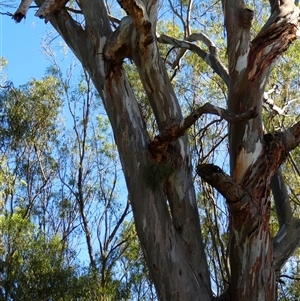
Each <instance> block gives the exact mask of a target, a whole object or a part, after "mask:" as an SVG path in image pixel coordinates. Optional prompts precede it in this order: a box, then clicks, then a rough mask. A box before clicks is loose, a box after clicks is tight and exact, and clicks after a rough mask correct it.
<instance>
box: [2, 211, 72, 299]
mask: <svg viewBox="0 0 300 301" xmlns="http://www.w3.org/2000/svg"><path fill="white" fill-rule="evenodd" d="M23 215H24V212H23V210H21V209H19V210H16V213H14V214H11V215H10V214H8V215H7V214H5V215H1V218H0V228H1V232H2V238H1V249H0V260H1V269H0V283H1V287H2V290H1V300H16V301H19V300H20V301H21V300H22V301H23V300H24V301H25V300H26V301H27V300H28V301H29V300H31V301H34V300H36V301H37V300H49V299H52V300H66V299H62V298H65V297H67V296H68V295H69V296H71V295H72V285H71V283H72V279H73V278H74V276H75V275H74V271H75V266H72V265H66V264H65V259H64V257H63V245H62V242H61V238H60V237H59V236H57V235H54V236H53V237H50V238H47V237H45V235H44V234H42V233H41V232H40V231H39V230H38V229H37V228H36V226H35V225H34V224H32V223H31V222H30V220H28V219H27V218H24V217H23Z"/></svg>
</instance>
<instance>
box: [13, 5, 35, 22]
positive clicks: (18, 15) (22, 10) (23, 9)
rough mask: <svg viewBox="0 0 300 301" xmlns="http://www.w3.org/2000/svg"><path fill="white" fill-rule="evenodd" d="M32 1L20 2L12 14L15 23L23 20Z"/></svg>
mask: <svg viewBox="0 0 300 301" xmlns="http://www.w3.org/2000/svg"><path fill="white" fill-rule="evenodd" d="M32 1H33V0H22V1H21V3H20V6H19V7H18V9H17V10H16V12H15V13H14V14H13V16H12V18H13V19H14V20H15V21H16V22H17V23H20V22H21V21H22V19H23V18H25V17H26V13H27V11H28V9H29V7H30V4H31V2H32Z"/></svg>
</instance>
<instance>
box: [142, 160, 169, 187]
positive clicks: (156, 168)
mask: <svg viewBox="0 0 300 301" xmlns="http://www.w3.org/2000/svg"><path fill="white" fill-rule="evenodd" d="M173 171H174V168H173V167H172V165H171V164H169V163H165V162H160V163H156V162H153V161H149V162H148V164H147V165H146V167H145V181H146V184H147V185H148V186H149V187H151V189H153V190H155V189H156V188H157V187H158V186H159V185H160V184H161V183H163V182H164V181H165V180H167V179H168V178H169V177H170V176H171V175H172V173H173Z"/></svg>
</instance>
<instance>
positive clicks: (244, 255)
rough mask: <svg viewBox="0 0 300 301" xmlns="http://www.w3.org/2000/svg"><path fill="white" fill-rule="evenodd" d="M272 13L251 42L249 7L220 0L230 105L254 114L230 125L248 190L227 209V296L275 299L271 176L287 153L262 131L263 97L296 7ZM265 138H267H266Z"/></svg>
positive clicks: (236, 162) (233, 164)
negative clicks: (244, 197)
mask: <svg viewBox="0 0 300 301" xmlns="http://www.w3.org/2000/svg"><path fill="white" fill-rule="evenodd" d="M271 4H272V11H271V17H270V19H269V20H268V22H267V23H266V25H265V26H264V27H263V28H262V30H261V32H260V33H259V34H258V36H257V37H256V38H255V39H254V40H253V41H251V42H250V27H251V20H252V15H253V12H252V11H251V10H249V9H247V8H246V7H245V4H244V1H236V0H233V1H224V3H223V5H224V15H225V25H226V28H227V34H228V58H229V93H228V108H229V110H230V111H231V112H234V113H235V114H240V113H243V112H244V111H246V110H247V109H249V108H250V107H256V108H257V110H258V112H259V113H258V115H257V117H256V118H254V119H252V120H249V121H246V122H243V123H239V124H238V125H235V124H232V125H230V126H229V153H230V168H231V174H232V177H233V179H234V180H235V181H236V183H238V184H239V185H240V187H241V188H242V189H243V190H244V191H245V192H246V193H247V194H249V196H250V199H249V202H246V203H244V202H242V201H239V202H238V203H235V204H232V203H231V200H230V199H228V207H229V211H230V266H231V267H232V268H231V297H232V299H233V300H244V301H247V300H275V299H276V298H275V280H276V277H275V269H274V265H273V249H272V240H271V236H270V229H269V216H270V197H269V194H270V182H271V178H272V176H273V174H274V173H275V171H276V170H277V168H278V167H279V166H280V164H281V163H282V162H283V160H284V159H285V153H284V154H282V151H283V150H282V149H280V147H277V146H276V145H278V143H280V142H278V141H277V142H275V140H276V139H275V138H274V137H273V136H269V137H266V136H264V130H263V124H262V97H263V93H264V91H265V87H266V84H267V81H268V77H269V74H270V72H271V70H272V67H273V65H274V62H275V61H276V59H277V58H278V57H279V55H280V54H282V52H283V51H285V50H286V49H287V48H288V46H289V44H290V43H291V41H292V40H294V39H296V36H297V27H296V26H295V24H296V25H297V24H298V17H299V11H298V8H296V6H295V5H294V1H280V2H279V1H272V3H271ZM267 138H268V139H267Z"/></svg>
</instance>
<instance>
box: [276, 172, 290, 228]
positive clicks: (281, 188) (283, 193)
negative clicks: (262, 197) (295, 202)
mask: <svg viewBox="0 0 300 301" xmlns="http://www.w3.org/2000/svg"><path fill="white" fill-rule="evenodd" d="M271 189H272V193H273V198H274V203H275V208H276V213H277V219H278V223H279V229H281V228H282V227H283V225H284V224H287V223H289V222H290V220H291V219H292V218H293V213H292V208H291V204H290V201H289V195H288V191H287V188H286V185H285V182H284V179H283V176H282V173H281V169H280V168H279V169H277V171H276V172H275V174H274V175H273V177H272V180H271Z"/></svg>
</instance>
